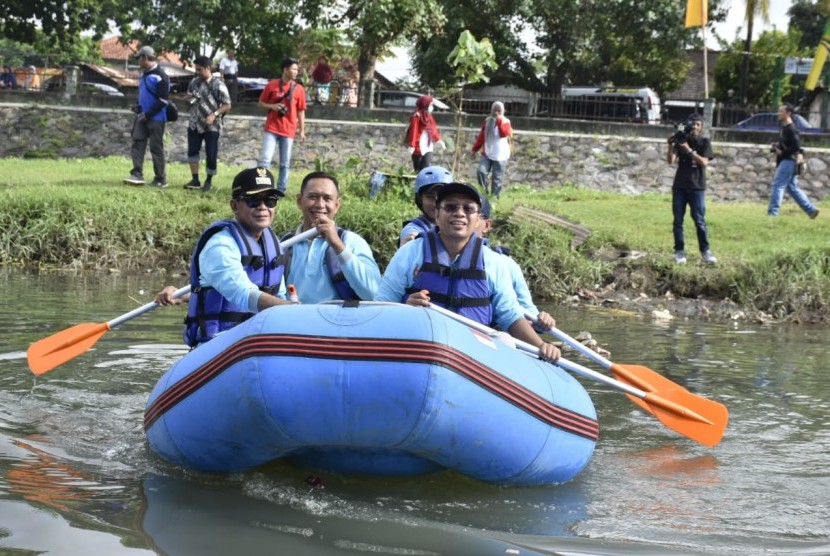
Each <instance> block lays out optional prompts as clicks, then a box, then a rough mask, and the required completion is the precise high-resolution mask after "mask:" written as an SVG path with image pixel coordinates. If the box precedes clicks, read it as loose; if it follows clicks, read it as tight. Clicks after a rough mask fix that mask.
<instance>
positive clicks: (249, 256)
mask: <svg viewBox="0 0 830 556" xmlns="http://www.w3.org/2000/svg"><path fill="white" fill-rule="evenodd" d="M281 197H282V195H281V194H280V193H279V191H277V188H276V185H275V182H274V176H273V174H271V172H269V171H268V170H265V169H264V168H250V169H248V170H243V171H242V172H240V173H239V174H237V176H236V177H235V178H234V180H233V186H232V189H231V203H230V204H231V210H232V211H233V214H234V218H233V219H229V220H219V221H217V222H214V223H213V224H211V225H210V226H208V227H207V229H206V230H205V231H204V232H202V235H201V237H199V240H198V241H197V242H196V248H195V249H194V250H193V255H192V257H191V261H190V286H191V294H190V300H189V304H188V310H187V318H186V319H185V331H184V341H185V343H187V344H188V345H189V346H191V347H195V346H196V345H198V344H201V343H204V342H207V341H208V340H210V339H211V338H213V337H214V336H216V334H219V333H220V332H224V331H225V330H228V329H230V328H233V327H234V326H236V325H237V324H239V323H240V322H243V321H245V320H247V319H248V318H250V317H252V316H254V315H255V314H256V313H258V312H259V311H262V310H265V309H267V308H268V307H272V306H274V305H284V304H287V303H290V302H289V301H286V300H285V299H284V297H285V283H284V280H283V273H284V270H285V267H284V257H283V254H282V252H281V251H280V245H279V239H278V238H277V236H276V234H274V232H273V230H271V224H272V222H273V221H274V210H275V208H276V206H277V202H278V201H279V200H280V198H281ZM173 291H175V288H174V287H173V286H167V287H166V288H164V290H162V291H161V292H160V293H159V294H158V295H157V296H156V302H157V303H158V304H159V305H172V304H178V303H180V300H178V299H173V298H172V295H171V294H172V293H173Z"/></svg>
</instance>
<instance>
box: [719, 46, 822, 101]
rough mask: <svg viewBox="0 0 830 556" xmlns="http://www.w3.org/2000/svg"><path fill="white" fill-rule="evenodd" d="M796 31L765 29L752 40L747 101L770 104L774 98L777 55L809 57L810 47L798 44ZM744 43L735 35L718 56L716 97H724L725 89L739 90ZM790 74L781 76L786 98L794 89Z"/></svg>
mask: <svg viewBox="0 0 830 556" xmlns="http://www.w3.org/2000/svg"><path fill="white" fill-rule="evenodd" d="M798 44H799V34H798V32H797V31H793V32H790V33H784V32H782V31H765V32H764V33H762V34H761V36H760V37H758V39H757V40H756V41H755V42H754V43H752V50H751V55H750V57H749V73H748V74H747V75H748V77H747V102H748V103H749V104H754V105H757V106H769V105H771V104H772V102H773V95H774V91H775V81H776V78H777V77H778V75H777V69H776V68H777V65H778V63H779V62H778V59H779V58H782V57H787V56H800V57H809V56H810V51H809V50H807V49H804V48H799V46H798ZM743 52H744V44H743V40H742V39H736V40H735V41H734V42H732V44H730V45H728V46H727V47H726V48H725V49H724V50H723V51H722V52H721V55H720V57H719V58H718V62H717V65H716V66H715V83H716V86H715V91H714V95H715V98H717V99H719V100H727V99H728V98H729V95H728V93H727V91H728V90H729V89H732V90H735V91H737V90H740V76H741V64H742V63H743V58H744V57H743ZM791 78H792V76H791V75H784V76H783V78H782V88H781V91H782V92H781V96H782V98H787V96H788V95H790V93H791V92H792V91H793V86H792V84H791Z"/></svg>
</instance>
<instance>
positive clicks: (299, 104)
mask: <svg viewBox="0 0 830 556" xmlns="http://www.w3.org/2000/svg"><path fill="white" fill-rule="evenodd" d="M298 72H299V65H298V64H297V60H295V59H294V58H286V59H285V60H283V61H282V77H280V78H279V79H274V80H271V81H269V82H268V85H266V86H265V89H263V90H262V94H261V95H259V106H260V107H262V108H265V109H266V110H268V117H267V118H266V120H265V129H264V131H263V132H262V149H261V150H260V153H259V159H258V160H257V167H258V168H265V169H268V168H270V166H271V160H272V159H273V157H274V149H275V148H276V147H277V146H279V149H280V173H279V178H278V179H277V189H278V190H279V192H280V193H282V194H283V195H284V194H285V190H286V189H287V188H288V168H289V166H290V165H291V147H292V145H293V144H294V137H296V136H297V128H298V127H299V132H300V143H302V142H304V141H305V109H306V101H305V89H304V88H303V86H302V85H300V84H299V83H297V82H296V81H295V80H296V79H297V73H298Z"/></svg>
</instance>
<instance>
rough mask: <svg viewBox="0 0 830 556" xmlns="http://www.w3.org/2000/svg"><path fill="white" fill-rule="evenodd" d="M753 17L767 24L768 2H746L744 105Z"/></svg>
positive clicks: (742, 85)
mask: <svg viewBox="0 0 830 556" xmlns="http://www.w3.org/2000/svg"><path fill="white" fill-rule="evenodd" d="M755 16H761V18H762V19H763V20H764V23H769V0H746V12H745V13H744V19H745V20H746V41H745V42H744V58H743V63H742V64H741V102H742V103H743V104H746V77H747V73H748V72H749V51H750V49H751V48H752V27H753V25H754V23H755Z"/></svg>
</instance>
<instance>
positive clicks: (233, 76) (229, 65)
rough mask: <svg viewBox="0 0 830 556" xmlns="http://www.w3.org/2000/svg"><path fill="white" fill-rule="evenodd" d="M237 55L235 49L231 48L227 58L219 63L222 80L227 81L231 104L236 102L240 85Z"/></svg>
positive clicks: (226, 54) (226, 55)
mask: <svg viewBox="0 0 830 556" xmlns="http://www.w3.org/2000/svg"><path fill="white" fill-rule="evenodd" d="M235 55H236V52H235V51H234V49H233V48H229V49H228V51H227V52H226V53H225V57H224V58H222V61H221V62H219V73H221V74H222V79H224V80H225V85H226V86H227V87H228V92H229V93H230V95H231V102H236V92H237V89H238V85H239V81H238V79H239V62H237V61H236V58H235V57H234V56H235Z"/></svg>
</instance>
